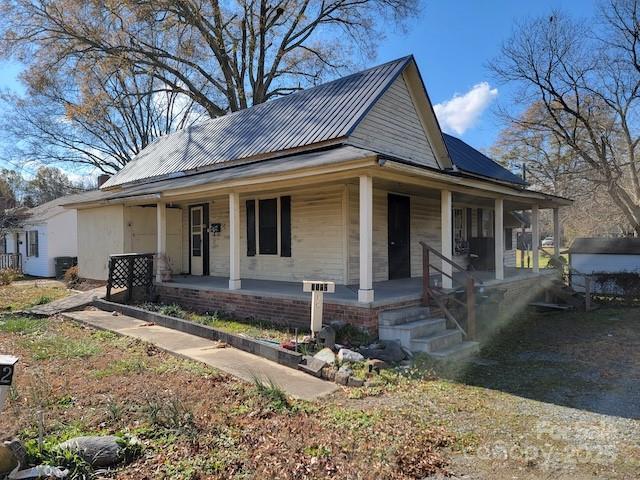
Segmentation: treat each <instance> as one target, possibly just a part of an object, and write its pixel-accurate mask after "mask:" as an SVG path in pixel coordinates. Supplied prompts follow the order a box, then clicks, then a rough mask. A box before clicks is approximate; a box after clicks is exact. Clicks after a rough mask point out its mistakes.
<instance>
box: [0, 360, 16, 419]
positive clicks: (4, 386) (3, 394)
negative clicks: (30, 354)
mask: <svg viewBox="0 0 640 480" xmlns="http://www.w3.org/2000/svg"><path fill="white" fill-rule="evenodd" d="M17 362H18V358H17V357H13V356H11V355H0V410H2V408H3V407H4V402H5V400H6V399H7V395H8V394H9V388H10V387H11V384H12V382H13V373H14V371H15V367H16V363H17Z"/></svg>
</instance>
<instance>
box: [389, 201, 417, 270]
mask: <svg viewBox="0 0 640 480" xmlns="http://www.w3.org/2000/svg"><path fill="white" fill-rule="evenodd" d="M387 202H388V230H389V233H388V245H389V247H388V248H389V280H393V279H394V278H408V277H410V276H411V244H410V242H411V240H410V238H411V213H410V202H409V197H405V196H404V195H394V194H391V193H390V194H389V196H388V200H387Z"/></svg>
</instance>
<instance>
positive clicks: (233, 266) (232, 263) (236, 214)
mask: <svg viewBox="0 0 640 480" xmlns="http://www.w3.org/2000/svg"><path fill="white" fill-rule="evenodd" d="M240 287H241V282H240V195H239V194H238V192H232V193H230V194H229V290H239V289H240Z"/></svg>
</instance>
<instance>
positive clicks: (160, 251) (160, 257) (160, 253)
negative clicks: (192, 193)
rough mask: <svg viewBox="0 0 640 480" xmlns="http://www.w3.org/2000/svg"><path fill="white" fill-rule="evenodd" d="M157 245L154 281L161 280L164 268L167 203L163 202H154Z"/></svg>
mask: <svg viewBox="0 0 640 480" xmlns="http://www.w3.org/2000/svg"><path fill="white" fill-rule="evenodd" d="M156 223H157V225H158V228H157V232H158V234H157V246H156V250H157V251H156V282H162V275H163V272H164V271H165V270H166V268H167V265H166V255H167V205H166V204H165V203H164V202H158V203H157V204H156Z"/></svg>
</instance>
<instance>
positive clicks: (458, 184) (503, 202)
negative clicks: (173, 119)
mask: <svg viewBox="0 0 640 480" xmlns="http://www.w3.org/2000/svg"><path fill="white" fill-rule="evenodd" d="M569 204H571V202H570V201H569V200H567V199H564V198H559V197H555V196H553V195H548V194H545V193H543V192H535V191H531V190H528V189H527V188H526V184H525V182H523V180H522V179H521V178H520V177H517V176H516V175H514V174H513V173H511V172H509V171H508V170H506V169H505V168H503V167H502V166H500V165H499V164H497V163H496V162H494V161H492V160H491V159H490V158H488V157H487V156H485V155H483V154H482V153H481V152H479V151H478V150H476V149H474V148H473V147H471V146H470V145H468V144H466V143H465V142H463V141H462V140H460V139H457V138H455V137H452V136H449V135H446V134H444V133H443V132H442V131H441V130H440V126H439V124H438V121H437V119H436V117H435V114H434V111H433V107H432V105H431V102H430V100H429V97H428V95H427V92H426V90H425V87H424V84H423V81H422V78H421V76H420V72H419V71H418V67H417V65H416V62H415V60H414V59H413V57H405V58H401V59H398V60H395V61H392V62H389V63H386V64H384V65H380V66H378V67H374V68H371V69H368V70H365V71H363V72H359V73H356V74H353V75H349V76H347V77H344V78H341V79H338V80H335V81H333V82H329V83H326V84H323V85H320V86H317V87H315V88H311V89H308V90H304V91H300V92H297V93H294V94H291V95H288V96H285V97H283V98H279V99H276V100H273V101H270V102H267V103H265V104H262V105H257V106H254V107H252V108H248V109H245V110H242V111H239V112H234V113H231V114H228V115H225V116H223V117H220V118H216V119H212V120H210V121H208V122H204V123H203V124H199V125H195V126H192V127H189V128H186V129H184V130H181V131H178V132H175V133H172V134H170V135H166V136H164V137H161V138H159V139H158V140H156V141H155V142H153V143H152V144H151V145H149V146H148V147H147V148H145V149H144V150H143V151H142V152H140V153H139V154H138V155H137V157H136V158H135V159H134V160H133V161H131V162H130V163H129V164H128V165H127V166H125V167H124V168H123V169H122V170H120V171H119V172H118V173H117V174H116V175H115V176H113V177H112V178H111V179H110V180H109V181H107V182H106V183H105V184H104V185H102V187H101V188H100V190H98V191H96V192H94V193H93V194H92V196H91V198H86V199H85V200H84V201H76V202H66V203H65V206H66V207H67V208H74V209H77V210H78V236H79V251H78V266H79V274H80V276H82V277H86V278H93V279H106V278H107V274H108V272H107V260H108V256H109V255H110V254H122V253H127V252H135V251H138V252H142V251H143V252H145V253H149V252H155V253H157V254H158V256H157V258H158V259H159V262H161V263H162V267H163V268H162V269H156V271H157V274H158V276H157V284H156V293H157V294H158V295H159V296H160V299H161V300H162V301H166V302H178V303H184V304H187V306H189V307H190V308H193V309H196V308H197V309H202V310H209V311H212V310H214V309H220V310H225V311H227V312H231V313H234V314H235V315H238V316H259V317H260V318H262V319H265V320H273V321H282V322H288V323H295V322H297V323H304V322H305V317H308V315H309V314H308V302H309V300H308V298H307V296H305V295H303V293H302V291H301V288H302V287H301V283H300V282H301V281H302V280H328V281H333V282H335V283H336V292H335V293H334V294H331V295H327V297H326V298H325V302H326V303H325V312H326V313H327V314H328V315H330V316H331V317H332V318H342V319H344V320H346V321H349V322H352V323H355V324H359V325H361V326H364V327H366V328H370V329H376V328H377V326H378V317H379V314H380V313H381V312H383V311H384V310H388V309H398V308H401V307H408V306H411V305H419V304H420V303H421V302H422V301H423V293H424V291H425V290H424V287H425V282H424V281H423V278H427V279H430V282H431V283H433V284H434V285H435V287H437V288H440V287H442V289H443V290H445V291H450V290H451V289H452V287H456V286H457V285H460V284H461V283H462V284H464V282H465V281H468V280H469V276H468V274H467V272H466V266H467V263H468V261H471V259H472V258H478V259H480V260H481V261H482V260H484V262H480V263H481V265H482V266H481V268H479V269H478V270H483V271H482V272H476V277H483V279H484V280H486V281H487V282H502V283H505V282H509V281H511V280H512V279H513V278H514V277H520V276H522V275H523V272H518V271H516V269H515V268H514V266H515V254H514V249H515V242H514V238H515V232H514V229H515V228H519V227H520V226H521V222H519V221H518V220H517V219H516V218H515V217H514V216H513V215H512V214H511V213H512V212H520V211H525V210H528V211H531V218H532V224H533V236H534V237H538V236H539V229H538V226H537V223H538V210H539V209H541V208H550V209H554V211H555V212H556V218H557V210H558V208H560V207H562V206H564V205H569ZM557 226H558V228H559V225H557ZM538 243H539V242H536V245H537V244H538ZM427 250H428V251H429V252H430V255H431V256H430V268H426V263H425V262H424V261H423V260H424V258H425V253H426V252H427ZM537 253H538V252H537V250H535V251H534V263H533V267H534V268H533V272H532V273H533V274H534V275H542V272H539V268H538V267H539V264H538V255H537ZM442 258H444V259H445V261H442ZM167 262H168V266H169V268H170V270H171V272H172V273H173V281H171V282H167V281H165V280H164V279H163V277H162V275H161V274H160V273H161V271H163V270H164V269H165V267H166V265H164V264H165V263H167ZM472 263H473V262H472ZM530 282H531V285H532V286H533V288H529V287H527V290H530V291H533V290H535V287H536V286H537V285H540V284H541V282H540V281H539V279H535V278H533V279H531V280H530ZM435 287H434V288H435Z"/></svg>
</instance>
